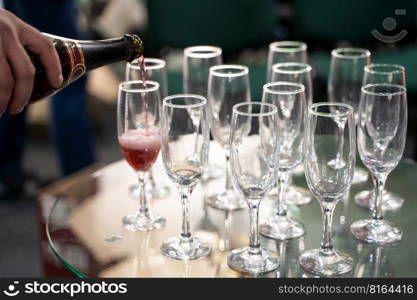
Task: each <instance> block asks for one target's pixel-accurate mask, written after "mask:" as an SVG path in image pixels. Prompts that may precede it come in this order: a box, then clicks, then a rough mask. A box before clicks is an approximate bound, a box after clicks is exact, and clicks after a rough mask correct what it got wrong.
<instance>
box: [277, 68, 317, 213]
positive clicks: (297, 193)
mask: <svg viewBox="0 0 417 300" xmlns="http://www.w3.org/2000/svg"><path fill="white" fill-rule="evenodd" d="M311 70H312V69H311V66H310V65H308V64H306V63H299V62H285V63H277V64H275V65H273V66H272V78H271V81H272V82H275V81H290V82H297V83H301V84H303V85H304V87H305V98H306V100H307V105H306V109H307V108H308V107H309V106H310V105H311V104H312V103H313V84H312V79H311V78H312V77H311V76H312V75H311ZM296 174H304V168H303V164H302V161H301V162H300V164H299V165H298V166H297V167H295V168H294V169H293V170H292V171H291V174H290V176H289V179H288V187H287V189H286V192H285V198H286V199H287V201H288V204H292V205H305V204H308V203H310V202H311V196H310V193H309V192H308V191H307V190H306V189H304V188H301V187H298V186H296V185H294V184H293V180H292V176H293V175H296Z"/></svg>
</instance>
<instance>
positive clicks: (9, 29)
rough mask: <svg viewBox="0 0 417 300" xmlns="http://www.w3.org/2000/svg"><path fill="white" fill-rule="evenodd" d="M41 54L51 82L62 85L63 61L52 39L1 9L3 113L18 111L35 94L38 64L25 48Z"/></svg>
mask: <svg viewBox="0 0 417 300" xmlns="http://www.w3.org/2000/svg"><path fill="white" fill-rule="evenodd" d="M25 49H27V50H29V51H30V52H31V53H33V54H35V55H38V56H39V59H40V61H41V63H42V64H43V65H44V67H45V69H46V73H47V77H48V81H49V83H50V84H51V85H52V86H53V87H54V88H59V87H60V86H61V84H62V81H63V78H62V72H61V63H60V61H59V57H58V53H57V52H56V50H55V48H54V47H53V45H52V42H51V41H50V40H49V39H48V38H46V37H45V36H44V35H42V34H41V33H40V32H39V31H38V30H37V29H35V28H33V27H32V26H29V25H28V24H26V23H24V22H23V21H22V20H20V19H19V18H17V17H16V16H15V15H14V14H12V13H10V12H8V11H7V10H4V9H0V115H1V114H3V113H4V112H5V111H6V110H8V111H9V113H11V114H17V113H19V112H21V111H22V110H23V108H24V107H25V105H26V104H27V103H28V101H29V98H30V96H31V94H32V89H33V81H34V78H35V67H34V66H33V64H32V61H31V60H30V58H29V55H28V53H27V52H26V50H25Z"/></svg>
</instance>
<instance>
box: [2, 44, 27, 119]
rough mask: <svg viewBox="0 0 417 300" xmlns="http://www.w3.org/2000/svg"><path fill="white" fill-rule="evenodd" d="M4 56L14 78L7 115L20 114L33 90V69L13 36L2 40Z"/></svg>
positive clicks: (25, 53) (23, 50)
mask: <svg viewBox="0 0 417 300" xmlns="http://www.w3.org/2000/svg"><path fill="white" fill-rule="evenodd" d="M3 47H6V49H5V51H6V55H7V59H8V61H9V64H10V67H11V69H12V72H13V76H14V82H15V84H14V88H13V94H12V100H11V101H10V103H9V113H11V114H17V113H20V112H21V111H22V110H23V108H24V107H25V105H26V104H27V103H28V101H29V98H30V96H31V94H32V90H33V81H34V79H35V67H34V66H33V64H32V61H31V60H30V58H29V55H28V54H27V52H26V51H25V49H24V48H23V46H22V45H21V44H20V43H19V41H18V40H16V38H15V37H14V36H9V37H7V38H6V40H3Z"/></svg>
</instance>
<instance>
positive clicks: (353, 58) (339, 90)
mask: <svg viewBox="0 0 417 300" xmlns="http://www.w3.org/2000/svg"><path fill="white" fill-rule="evenodd" d="M331 55H332V58H331V62H330V71H329V80H328V82H327V96H328V101H330V102H342V103H346V104H349V105H351V106H352V107H353V109H354V111H355V122H357V119H358V113H359V112H358V109H359V99H360V95H361V87H362V80H363V74H364V67H365V66H366V65H368V64H370V62H371V53H370V52H369V51H368V50H366V49H362V48H338V49H334V50H333V51H332V52H331ZM340 130H342V129H340ZM341 147H342V145H341ZM339 152H340V151H339ZM329 163H330V164H331V165H332V166H333V167H334V168H338V167H340V166H343V164H344V162H343V161H342V160H341V157H335V159H334V160H332V161H331V162H329ZM367 180H368V172H366V171H365V170H364V169H363V168H359V167H356V168H355V175H354V177H353V184H357V183H361V182H365V181H367Z"/></svg>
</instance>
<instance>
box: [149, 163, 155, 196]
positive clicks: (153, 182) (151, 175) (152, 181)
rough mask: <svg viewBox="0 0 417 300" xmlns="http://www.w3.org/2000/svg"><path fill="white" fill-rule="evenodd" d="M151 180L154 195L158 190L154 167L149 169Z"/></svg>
mask: <svg viewBox="0 0 417 300" xmlns="http://www.w3.org/2000/svg"><path fill="white" fill-rule="evenodd" d="M149 182H150V183H151V187H152V195H153V194H154V193H155V192H156V183H155V178H154V177H153V171H152V168H151V169H150V170H149Z"/></svg>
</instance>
